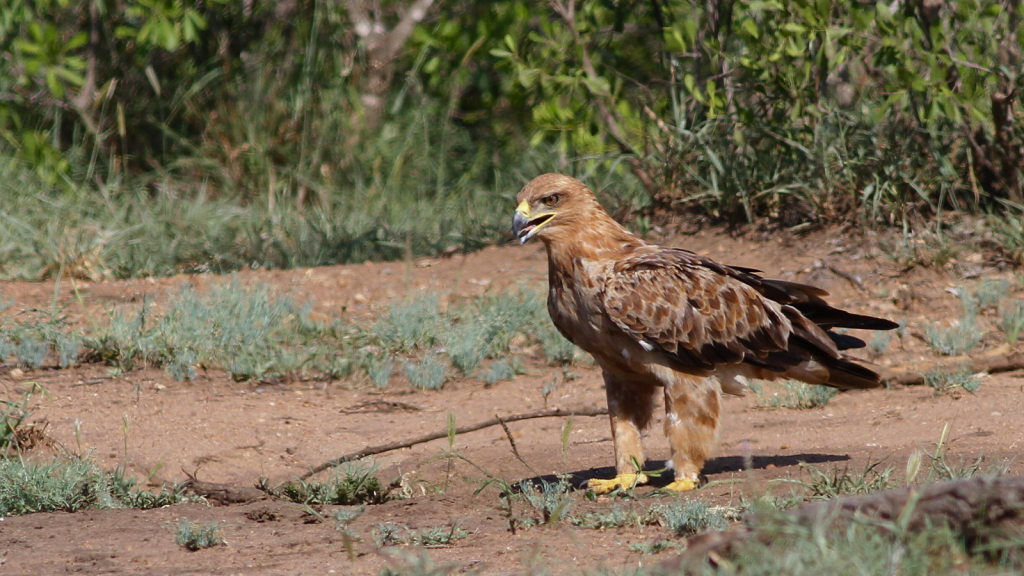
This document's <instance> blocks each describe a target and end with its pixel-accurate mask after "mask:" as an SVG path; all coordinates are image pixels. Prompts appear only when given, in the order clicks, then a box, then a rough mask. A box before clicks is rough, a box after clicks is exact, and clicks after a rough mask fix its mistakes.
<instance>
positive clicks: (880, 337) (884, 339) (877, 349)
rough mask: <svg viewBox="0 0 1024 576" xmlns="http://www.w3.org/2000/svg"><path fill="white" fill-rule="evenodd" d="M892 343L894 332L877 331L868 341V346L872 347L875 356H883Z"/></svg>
mask: <svg viewBox="0 0 1024 576" xmlns="http://www.w3.org/2000/svg"><path fill="white" fill-rule="evenodd" d="M891 343H892V332H888V331H887V332H875V335H874V336H872V337H871V340H870V341H869V342H868V348H870V349H871V352H872V353H874V355H875V356H881V355H882V354H884V353H885V351H886V350H888V349H889V345H890V344H891Z"/></svg>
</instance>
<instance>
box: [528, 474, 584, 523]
mask: <svg viewBox="0 0 1024 576" xmlns="http://www.w3.org/2000/svg"><path fill="white" fill-rule="evenodd" d="M571 490H572V485H571V484H569V481H568V479H566V478H559V480H558V482H547V481H545V480H541V481H540V487H539V488H538V486H537V484H536V483H534V482H532V481H530V480H523V481H522V482H520V483H519V484H518V490H517V492H515V493H514V494H515V496H514V497H518V499H520V500H522V501H523V502H526V504H527V505H529V506H530V507H531V508H533V509H534V510H535V511H537V512H539V513H540V518H539V523H542V524H548V523H556V522H561V521H562V520H564V519H565V518H566V517H567V516H568V515H569V509H570V508H571V506H572V498H571V497H570V492H571Z"/></svg>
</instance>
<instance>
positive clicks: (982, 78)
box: [0, 0, 1024, 278]
mask: <svg viewBox="0 0 1024 576" xmlns="http://www.w3.org/2000/svg"><path fill="white" fill-rule="evenodd" d="M356 4H359V5H364V6H368V7H369V8H370V9H369V11H368V12H369V14H371V16H372V19H373V23H374V26H378V27H379V28H380V29H381V30H383V31H385V32H386V31H389V30H396V29H398V27H399V25H400V24H399V23H400V22H402V21H403V18H404V17H405V16H406V15H407V14H408V13H409V11H410V7H411V6H412V5H413V2H412V0H401V1H399V0H395V1H382V2H366V3H364V2H357V1H356V0H347V1H345V2H338V3H331V2H323V1H320V0H290V1H287V2H268V1H265V0H264V1H261V0H246V1H243V2H227V1H224V0H197V1H193V2H184V0H10V1H8V2H6V3H4V4H3V5H2V6H0V59H2V60H3V62H4V65H3V66H0V171H2V174H0V176H2V178H0V274H2V275H4V276H6V277H26V278H35V277H40V276H47V275H52V274H55V273H57V272H58V271H60V270H64V271H65V273H72V274H76V275H80V276H87V277H97V276H99V277H124V276H136V275H150V274H168V273H174V272H181V271H193V270H217V271H221V270H231V269H237V268H239V267H241V266H246V265H248V266H267V267H288V266H307V265H317V264H324V263H330V262H339V261H353V260H362V259H366V258H396V257H400V256H402V255H403V254H407V253H415V254H431V253H435V254H436V253H440V252H444V251H452V250H467V249H473V248H475V247H478V246H480V245H483V244H487V243H493V242H497V241H501V240H503V239H505V238H506V236H505V228H506V227H507V222H506V220H507V213H508V210H509V206H510V197H511V195H513V194H514V193H515V191H516V190H518V188H519V187H520V186H521V185H522V184H523V183H524V182H525V181H527V180H529V179H530V178H531V177H532V176H534V175H536V174H538V173H540V172H544V171H551V170H558V171H562V172H568V173H571V174H574V175H576V176H578V177H581V178H584V179H585V180H587V181H588V183H590V184H591V185H592V186H593V187H594V188H595V189H596V190H597V191H598V193H599V194H600V195H601V196H602V200H603V201H604V202H605V203H606V204H607V205H609V206H610V207H611V209H612V211H613V213H614V214H615V215H616V216H619V217H623V218H627V219H631V220H632V221H633V224H634V225H635V226H637V227H640V228H641V230H643V229H644V226H646V225H647V224H648V223H649V222H650V218H651V217H653V218H655V219H658V218H660V219H662V220H663V219H665V218H666V217H671V216H673V215H675V214H678V213H680V212H683V211H697V212H699V213H702V214H705V215H708V216H710V217H711V218H713V219H718V220H722V221H729V222H743V221H754V220H757V219H760V218H765V217H767V218H769V219H772V220H774V221H776V222H778V223H780V224H782V225H785V226H798V225H802V224H804V223H808V222H809V223H815V222H823V221H835V220H853V221H859V222H877V223H881V224H899V225H902V226H903V227H904V229H905V230H909V229H910V228H911V227H912V226H913V225H914V224H915V223H917V222H921V221H926V220H928V219H932V218H934V217H935V216H941V215H942V213H943V212H944V211H951V210H954V211H981V212H991V213H993V214H995V215H996V218H997V221H998V222H999V223H1001V224H1000V225H1001V226H1002V228H999V229H1005V230H1007V231H1009V232H1011V233H1012V232H1013V231H1014V230H1019V226H1016V227H1014V225H1013V222H1019V215H1020V214H1021V212H1020V210H1021V204H1022V188H1021V165H1022V164H1024V127H1022V122H1021V120H1022V118H1021V111H1020V106H1019V103H1018V94H1019V92H1020V90H1021V88H1022V82H1024V81H1022V80H1021V77H1022V74H1021V72H1022V59H1021V50H1022V46H1024V33H1022V32H1021V30H1020V28H1021V26H1020V24H1021V22H1020V7H1019V0H951V1H950V2H946V3H939V2H935V1H934V0H894V1H893V2H891V3H884V2H879V3H870V2H862V1H859V0H833V1H828V0H769V1H765V0H706V1H705V2H696V1H681V0H648V1H625V0H623V1H613V0H581V1H577V2H561V1H551V2H549V3H538V2H525V1H497V2H482V1H471V0H451V1H447V2H440V3H430V2H427V3H426V4H427V5H428V6H427V8H426V10H425V11H424V13H423V18H422V19H420V20H419V22H418V24H417V25H416V26H415V28H414V29H413V31H412V33H411V35H409V37H408V38H407V39H404V41H402V42H399V43H398V44H397V45H396V48H397V49H396V51H395V52H394V54H395V56H394V58H393V59H388V60H387V61H386V62H383V63H382V62H380V61H378V60H376V59H375V58H377V57H376V56H375V54H376V52H374V50H375V46H378V47H379V42H378V43H377V44H374V41H373V40H372V36H366V35H365V33H366V30H360V29H359V27H358V26H355V25H354V21H353V16H352V15H353V14H354V13H355V12H354V11H353V6H354V5H356ZM416 4H417V5H420V4H423V3H422V2H417V3H416ZM381 87H383V88H381ZM374 90H376V91H377V92H381V94H382V98H383V102H384V104H383V107H382V109H381V112H380V113H379V114H378V113H376V112H374V111H373V110H371V109H370V108H368V107H367V106H368V105H367V102H368V101H369V100H368V99H367V96H368V95H370V94H375V93H376V92H374ZM997 228H998V226H997ZM1011 236H1012V234H1011ZM1014 238H1016V236H1014ZM1013 250H1016V252H1020V250H1019V246H1017V248H1015V249H1013ZM1016 257H1017V258H1019V257H1020V254H1016Z"/></svg>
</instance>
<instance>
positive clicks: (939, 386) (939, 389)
mask: <svg viewBox="0 0 1024 576" xmlns="http://www.w3.org/2000/svg"><path fill="white" fill-rule="evenodd" d="M924 383H925V384H927V385H928V386H931V387H932V388H933V389H934V390H935V394H936V395H942V394H946V395H950V396H956V395H958V394H960V393H962V392H969V393H971V394H974V393H975V392H976V391H977V390H978V388H979V387H980V386H981V377H980V376H978V375H976V374H974V373H972V372H971V371H970V370H968V369H966V368H961V369H959V370H953V371H946V370H932V371H930V372H928V373H926V374H925V375H924Z"/></svg>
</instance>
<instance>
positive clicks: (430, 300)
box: [374, 294, 445, 352]
mask: <svg viewBox="0 0 1024 576" xmlns="http://www.w3.org/2000/svg"><path fill="white" fill-rule="evenodd" d="M440 308H441V303H440V298H438V296H437V295H436V294H421V295H419V296H416V297H413V298H409V299H407V300H405V301H403V302H399V303H396V304H392V305H391V307H390V308H389V309H388V313H387V314H386V315H385V316H384V318H383V319H382V320H381V321H380V322H378V323H377V325H376V326H374V332H375V333H376V335H377V338H379V339H380V341H381V342H382V343H383V344H384V346H385V347H387V348H388V349H389V350H394V351H402V352H414V351H416V350H420V351H422V350H426V349H428V348H430V347H431V346H433V345H434V343H435V342H436V341H437V338H438V336H439V335H440V334H441V332H442V330H443V329H444V328H445V323H444V318H443V315H442V314H441V310H440Z"/></svg>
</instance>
